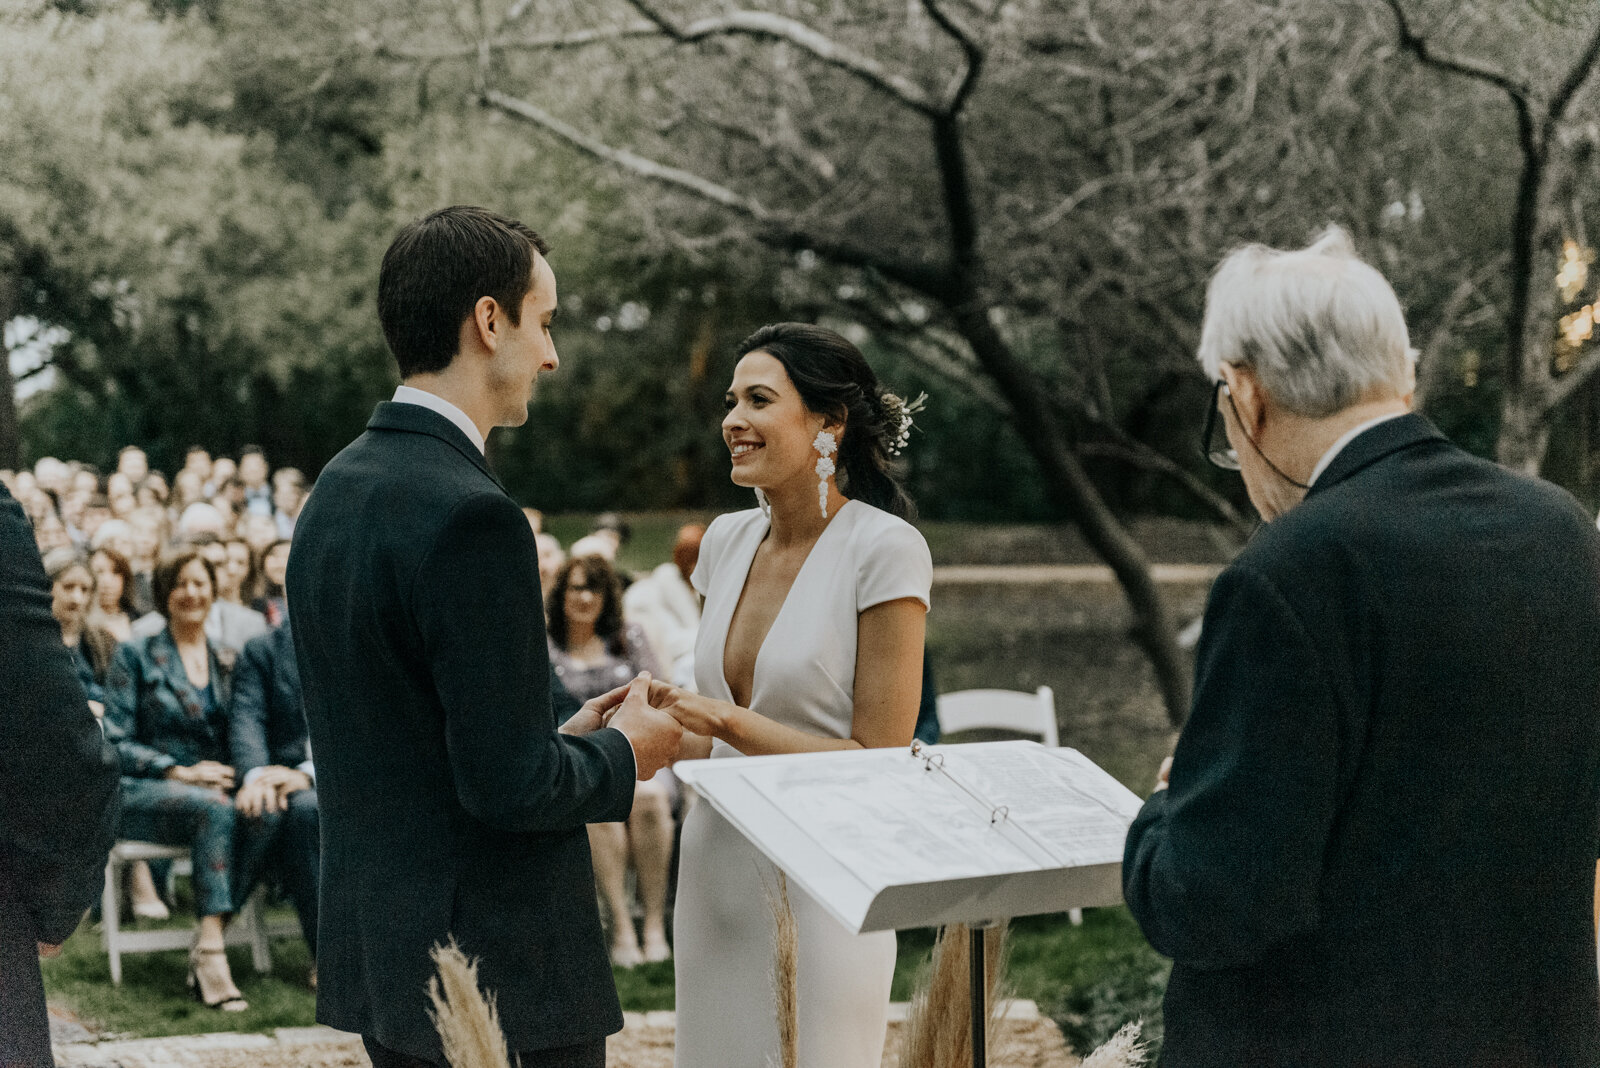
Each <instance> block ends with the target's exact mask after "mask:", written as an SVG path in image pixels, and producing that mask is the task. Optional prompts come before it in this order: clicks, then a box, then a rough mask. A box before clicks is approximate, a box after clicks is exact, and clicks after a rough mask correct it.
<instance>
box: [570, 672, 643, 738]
mask: <svg viewBox="0 0 1600 1068" xmlns="http://www.w3.org/2000/svg"><path fill="white" fill-rule="evenodd" d="M632 685H633V683H631V682H629V683H625V684H624V685H622V686H618V687H617V688H616V689H615V690H608V691H607V692H605V693H603V694H601V695H600V696H599V697H592V698H590V699H589V700H587V701H585V702H584V703H583V707H582V708H580V709H578V711H576V712H574V713H573V714H572V718H571V719H569V720H567V721H566V722H565V723H563V724H562V725H561V726H560V728H559V730H560V732H561V733H562V734H588V733H590V732H591V731H597V730H599V729H600V728H601V727H604V726H605V725H606V720H607V719H609V718H610V717H611V715H612V713H614V712H615V711H616V710H617V708H618V707H619V706H620V705H621V704H622V699H623V698H625V697H627V696H628V687H630V686H632Z"/></svg>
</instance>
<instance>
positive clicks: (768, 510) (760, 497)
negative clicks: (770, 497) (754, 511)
mask: <svg viewBox="0 0 1600 1068" xmlns="http://www.w3.org/2000/svg"><path fill="white" fill-rule="evenodd" d="M756 503H757V504H758V505H760V506H761V514H762V515H764V516H766V517H767V518H768V519H771V518H772V505H771V504H769V503H768V502H767V495H766V494H765V493H762V492H761V489H760V488H759V487H757V489H756Z"/></svg>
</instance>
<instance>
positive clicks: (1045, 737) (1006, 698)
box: [939, 686, 1061, 747]
mask: <svg viewBox="0 0 1600 1068" xmlns="http://www.w3.org/2000/svg"><path fill="white" fill-rule="evenodd" d="M971 730H1003V731H1016V732H1017V733H1019V734H1033V735H1037V736H1038V738H1039V741H1040V742H1042V743H1043V744H1045V745H1048V746H1051V747H1054V746H1058V745H1060V744H1061V739H1060V737H1059V735H1058V733H1057V730H1056V695H1055V693H1054V691H1052V690H1051V689H1050V687H1048V686H1041V687H1039V689H1038V690H1036V691H1035V692H1033V693H1023V692H1021V691H1019V690H957V691H956V692H954V693H945V694H940V695H939V733H940V734H941V735H944V734H953V733H955V732H956V731H971Z"/></svg>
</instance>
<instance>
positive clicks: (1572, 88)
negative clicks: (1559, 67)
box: [1545, 22, 1600, 137]
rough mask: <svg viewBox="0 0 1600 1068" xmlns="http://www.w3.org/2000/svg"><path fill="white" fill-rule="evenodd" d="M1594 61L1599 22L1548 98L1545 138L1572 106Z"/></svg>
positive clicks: (1598, 53) (1599, 55)
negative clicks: (1570, 67)
mask: <svg viewBox="0 0 1600 1068" xmlns="http://www.w3.org/2000/svg"><path fill="white" fill-rule="evenodd" d="M1596 61H1600V22H1596V23H1595V27H1594V32H1593V33H1591V34H1590V35H1589V43H1588V45H1587V46H1586V47H1585V48H1584V50H1583V54H1582V55H1581V56H1579V57H1578V61H1577V62H1576V63H1574V64H1573V65H1572V69H1571V70H1570V71H1568V72H1567V76H1566V77H1565V78H1564V79H1562V81H1561V85H1560V86H1559V87H1558V88H1557V89H1556V92H1555V95H1554V96H1552V97H1551V98H1550V106H1549V107H1548V108H1547V109H1546V110H1545V122H1546V123H1547V125H1546V127H1545V136H1546V137H1549V136H1550V134H1549V131H1550V129H1551V128H1552V127H1554V125H1555V124H1556V123H1558V122H1560V121H1561V120H1562V119H1563V118H1564V117H1565V116H1566V113H1567V108H1568V107H1569V106H1570V105H1571V104H1572V98H1573V97H1575V96H1577V95H1578V90H1579V89H1582V88H1583V83H1584V82H1585V81H1586V80H1588V77H1589V74H1590V73H1591V72H1592V71H1593V70H1594V65H1595V63H1596Z"/></svg>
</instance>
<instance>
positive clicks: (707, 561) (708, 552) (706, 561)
mask: <svg viewBox="0 0 1600 1068" xmlns="http://www.w3.org/2000/svg"><path fill="white" fill-rule="evenodd" d="M726 527H727V522H726V517H725V516H720V515H719V516H717V518H715V519H713V520H712V521H711V525H710V526H708V527H707V528H706V532H705V534H704V535H703V536H702V537H701V538H700V556H699V557H698V558H697V559H696V560H695V564H694V572H693V574H691V575H690V576H689V585H691V586H693V587H694V588H695V592H696V593H698V594H699V595H700V596H702V597H705V596H707V595H708V594H707V591H709V590H710V589H711V575H712V573H713V572H715V571H716V569H717V551H718V550H719V549H721V548H722V534H723V532H724V529H725V528H726Z"/></svg>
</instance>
